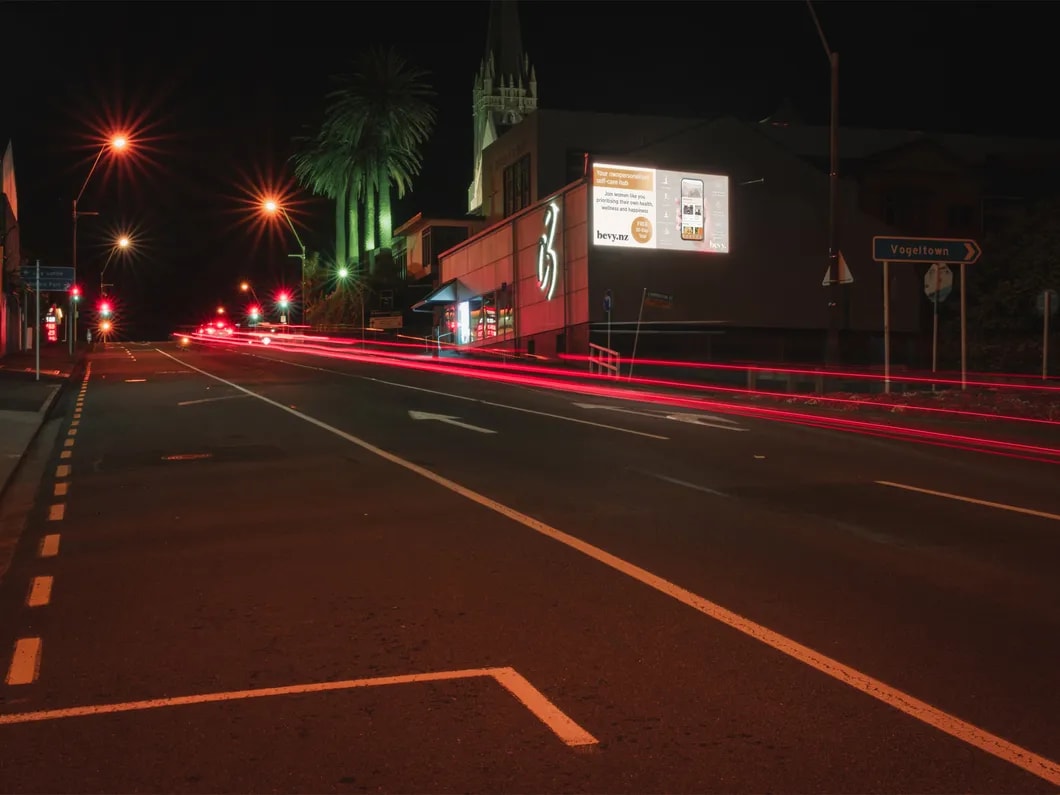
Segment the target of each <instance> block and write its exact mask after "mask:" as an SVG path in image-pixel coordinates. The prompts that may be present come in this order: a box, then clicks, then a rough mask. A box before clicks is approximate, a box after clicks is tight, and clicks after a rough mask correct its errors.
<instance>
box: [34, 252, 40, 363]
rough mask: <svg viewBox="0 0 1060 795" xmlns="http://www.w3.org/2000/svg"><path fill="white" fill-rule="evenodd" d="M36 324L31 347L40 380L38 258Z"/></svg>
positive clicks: (38, 271) (38, 270) (38, 265)
mask: <svg viewBox="0 0 1060 795" xmlns="http://www.w3.org/2000/svg"><path fill="white" fill-rule="evenodd" d="M34 294H35V297H36V299H37V325H36V327H35V328H34V329H33V349H34V351H35V352H36V355H37V380H38V381H40V260H37V289H36V291H35V293H34Z"/></svg>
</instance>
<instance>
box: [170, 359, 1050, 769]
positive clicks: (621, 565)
mask: <svg viewBox="0 0 1060 795" xmlns="http://www.w3.org/2000/svg"><path fill="white" fill-rule="evenodd" d="M156 350H157V349H156ZM159 353H161V354H162V355H164V356H169V354H168V353H166V352H165V351H161V350H159ZM169 358H171V359H173V357H172V356H169ZM173 360H174V361H178V360H177V359H173ZM188 366H189V367H191V365H188ZM193 369H194V370H196V371H197V372H199V373H201V374H202V375H204V376H206V377H207V378H212V379H213V380H215V381H217V382H219V383H222V384H226V385H228V386H230V387H232V388H233V389H238V390H239V391H240V392H244V393H246V394H247V395H250V396H251V397H255V398H257V399H258V400H260V401H262V402H264V403H267V404H269V405H270V406H275V407H276V408H278V409H280V410H281V411H285V412H287V413H288V414H291V415H292V416H295V417H298V418H299V419H301V420H303V421H305V422H307V423H309V424H310V425H315V426H316V427H318V428H320V429H322V430H325V431H328V432H329V433H331V434H333V435H335V436H338V437H339V438H340V439H345V440H346V441H348V442H350V443H352V444H355V445H357V446H358V447H360V448H361V449H362V450H365V451H367V452H369V453H372V454H374V455H376V456H378V457H380V458H382V459H384V460H386V461H389V462H390V463H392V464H396V465H397V466H399V467H402V468H404V469H406V470H408V471H409V472H413V473H415V474H417V475H419V476H420V477H423V478H425V479H427V480H429V481H431V482H432V483H435V484H437V485H439V486H441V487H442V488H445V489H448V490H449V491H451V492H453V493H454V494H459V495H460V496H461V497H465V498H466V499H468V500H470V501H471V502H474V503H477V504H478V505H481V506H482V507H484V508H488V509H489V510H491V511H493V512H494V513H497V514H500V515H501V516H504V517H506V518H508V519H511V520H512V521H513V522H517V523H518V524H521V525H523V526H524V527H527V528H529V529H530V530H533V531H534V532H536V533H540V534H541V535H543V536H546V537H548V538H551V539H553V540H554V541H558V542H559V543H561V544H564V545H565V546H567V547H570V548H571V549H574V550H576V551H578V552H581V553H582V554H583V555H586V556H587V557H590V558H592V559H593V560H595V561H597V562H599V563H602V564H603V565H605V566H608V567H610V568H612V569H614V570H615V571H618V572H621V573H622V574H625V575H626V576H628V577H630V578H631V579H634V580H636V581H638V582H640V583H642V584H644V585H647V586H648V587H649V588H652V589H654V590H656V591H658V592H659V593H662V594H665V595H667V596H669V597H671V598H672V599H674V600H676V601H678V602H680V603H681V604H684V605H686V606H688V607H691V608H692V609H693V610H696V611H698V612H700V613H702V614H703V615H705V616H708V617H710V618H713V619H714V620H715V621H718V622H720V623H722V624H725V625H726V626H728V627H731V628H732V629H735V630H736V631H737V632H740V633H743V634H744V635H746V636H748V637H750V638H754V639H755V640H757V641H759V642H761V643H763V644H765V645H766V646H769V647H771V648H773V649H775V650H776V651H779V652H780V653H781V654H784V655H786V656H788V657H791V658H792V659H794V660H798V661H799V662H801V663H803V664H805V665H808V666H809V667H811V668H813V669H815V670H817V671H820V672H821V673H823V674H825V675H826V676H829V677H831V678H832V679H835V680H836V681H838V682H840V683H842V684H845V685H847V686H848V687H852V688H854V689H855V690H858V691H860V692H862V693H864V694H865V695H867V696H870V697H871V698H874V699H876V700H877V701H880V702H881V703H883V704H886V705H888V706H889V707H892V708H893V709H896V710H898V711H899V712H903V713H905V714H906V715H908V716H910V717H911V718H914V719H915V720H918V721H920V722H922V723H925V724H927V725H928V726H933V727H934V728H936V729H938V730H939V731H941V732H943V733H945V734H948V735H950V736H951V737H955V738H957V739H958V740H960V741H962V742H964V743H967V744H968V745H971V746H972V747H974V748H978V749H979V750H981V751H985V752H986V753H988V754H990V755H991V756H995V757H997V758H998V759H1001V760H1003V761H1005V762H1008V763H1009V764H1012V765H1015V766H1016V767H1019V768H1022V769H1023V770H1026V771H1027V772H1029V773H1032V774H1033V775H1035V776H1038V777H1039V778H1041V779H1044V780H1045V781H1048V782H1049V783H1050V784H1054V785H1057V786H1060V765H1058V764H1057V763H1056V762H1054V761H1052V760H1051V759H1047V758H1046V757H1044V756H1041V755H1039V754H1036V753H1034V752H1033V751H1029V750H1027V749H1026V748H1022V747H1021V746H1018V745H1016V744H1015V743H1011V742H1009V741H1008V740H1006V739H1004V738H1002V737H999V736H998V735H996V734H993V733H991V732H988V731H986V730H985V729H981V728H979V727H978V726H975V725H974V724H971V723H968V722H967V721H964V720H961V719H960V718H958V717H956V716H955V715H950V714H949V713H948V712H944V711H943V710H941V709H939V708H938V707H933V706H932V705H931V704H928V703H927V702H926V701H921V700H920V699H918V698H915V697H914V696H911V695H909V694H907V693H904V692H902V691H901V690H898V689H897V688H895V687H891V686H890V685H888V684H886V683H885V682H882V681H880V680H879V679H876V678H874V677H872V676H869V675H868V674H864V673H862V672H861V671H858V670H857V669H855V668H851V667H850V666H849V665H844V664H843V663H841V662H839V661H838V660H835V659H832V658H831V657H828V656H827V655H825V654H821V653H820V652H818V651H815V650H814V649H811V648H810V647H809V646H804V645H803V644H801V643H799V642H797V641H795V640H792V639H791V638H788V637H786V636H784V635H781V634H780V633H779V632H775V631H773V630H771V629H769V628H768V627H765V626H763V625H761V624H758V623H756V622H754V621H751V620H750V619H747V618H744V617H743V616H741V615H739V614H738V613H735V612H733V611H732V610H729V609H727V608H725V607H722V606H721V605H719V604H716V603H715V602H711V601H710V600H708V599H705V598H703V597H702V596H699V595H698V594H695V593H693V592H692V591H689V590H686V589H684V588H682V587H680V586H679V585H676V584H674V583H672V582H670V581H668V580H665V579H663V578H662V577H660V576H658V575H657V574H653V573H652V572H650V571H648V570H647V569H642V568H641V567H640V566H637V565H635V564H633V563H630V562H629V561H626V560H623V559H622V558H620V557H618V556H617V555H612V554H611V553H610V552H607V551H605V550H603V549H601V548H600V547H597V546H593V545H592V544H590V543H588V542H586V541H583V540H582V539H580V538H577V537H576V536H572V535H570V534H568V533H564V532H563V531H562V530H557V529H556V528H554V527H552V526H551V525H547V524H545V523H544V522H541V521H538V520H537V519H534V518H533V517H532V516H527V515H526V514H524V513H521V512H519V511H517V510H515V509H514V508H509V507H508V506H507V505H504V504H503V503H500V502H497V501H496V500H494V499H491V498H490V497H487V496H486V495H484V494H480V493H478V492H477V491H473V490H471V489H469V488H467V487H466V486H462V485H460V484H459V483H457V482H456V481H453V480H449V479H448V478H445V477H443V476H441V475H438V474H436V473H435V472H432V471H431V470H429V469H426V468H425V467H421V466H419V465H418V464H414V463H412V462H411V461H407V460H405V459H404V458H401V457H400V456H398V455H395V454H394V453H391V452H388V451H386V450H384V449H382V448H380V447H376V446H375V445H373V444H371V443H369V442H366V441H364V440H363V439H359V438H358V437H356V436H354V435H352V434H349V433H346V432H345V431H343V430H340V429H339V428H335V427H333V426H331V425H328V424H327V423H326V422H324V421H322V420H318V419H317V418H316V417H311V416H309V415H308V414H303V413H302V412H300V411H297V410H295V409H292V408H290V407H288V406H285V405H284V404H283V403H278V402H277V401H275V400H272V399H270V398H267V397H265V396H264V395H259V394H258V393H257V392H252V391H251V390H249V389H247V388H246V387H242V386H239V385H238V384H235V383H233V382H231V381H227V380H225V379H224V378H221V377H220V376H217V375H213V374H212V373H208V372H206V371H205V370H200V369H199V368H197V367H195V368H193Z"/></svg>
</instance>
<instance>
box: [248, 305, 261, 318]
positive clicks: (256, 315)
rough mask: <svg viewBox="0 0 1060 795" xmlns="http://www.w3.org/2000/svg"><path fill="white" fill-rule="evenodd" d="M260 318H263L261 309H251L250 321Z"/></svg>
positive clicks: (254, 307)
mask: <svg viewBox="0 0 1060 795" xmlns="http://www.w3.org/2000/svg"><path fill="white" fill-rule="evenodd" d="M260 317H261V309H260V308H259V307H256V306H252V307H250V319H251V320H257V319H258V318H260Z"/></svg>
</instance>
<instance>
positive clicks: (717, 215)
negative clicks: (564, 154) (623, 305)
mask: <svg viewBox="0 0 1060 795" xmlns="http://www.w3.org/2000/svg"><path fill="white" fill-rule="evenodd" d="M592 217H593V238H592V239H593V243H594V245H597V246H620V247H622V248H654V249H663V250H667V251H704V252H714V253H718V254H728V253H729V178H728V177H726V176H722V175H719V174H693V173H689V172H685V171H663V170H661V169H655V168H642V167H640V166H620V165H608V164H606V163H594V164H593V186H592Z"/></svg>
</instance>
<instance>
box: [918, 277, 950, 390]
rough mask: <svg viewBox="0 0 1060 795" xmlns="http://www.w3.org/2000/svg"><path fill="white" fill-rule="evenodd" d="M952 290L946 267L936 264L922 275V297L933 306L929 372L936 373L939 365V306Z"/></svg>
mask: <svg viewBox="0 0 1060 795" xmlns="http://www.w3.org/2000/svg"><path fill="white" fill-rule="evenodd" d="M952 289H953V271H951V270H950V268H949V266H948V265H944V264H943V263H941V262H936V263H935V264H934V265H932V266H931V267H930V268H928V272H927V273H926V274H925V275H924V295H926V296H927V297H928V300H929V301H931V303H932V304H933V311H932V317H931V372H933V373H934V372H937V371H938V363H939V304H941V303H942V302H943V301H945V300H946V299H947V298H948V297H949V295H950V291H951V290H952Z"/></svg>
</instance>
